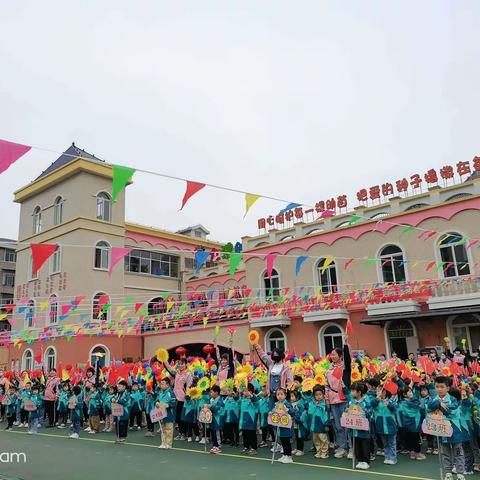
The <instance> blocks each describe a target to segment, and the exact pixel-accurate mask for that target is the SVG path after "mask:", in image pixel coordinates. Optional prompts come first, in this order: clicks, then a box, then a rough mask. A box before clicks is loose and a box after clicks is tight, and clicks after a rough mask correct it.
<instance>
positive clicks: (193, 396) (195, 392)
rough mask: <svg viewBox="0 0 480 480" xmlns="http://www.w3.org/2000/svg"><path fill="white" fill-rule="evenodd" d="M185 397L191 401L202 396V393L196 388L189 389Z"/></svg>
mask: <svg viewBox="0 0 480 480" xmlns="http://www.w3.org/2000/svg"><path fill="white" fill-rule="evenodd" d="M187 395H188V396H189V397H190V398H191V399H192V400H197V399H199V398H200V397H201V396H202V391H201V390H200V388H198V387H190V388H189V389H188V390H187Z"/></svg>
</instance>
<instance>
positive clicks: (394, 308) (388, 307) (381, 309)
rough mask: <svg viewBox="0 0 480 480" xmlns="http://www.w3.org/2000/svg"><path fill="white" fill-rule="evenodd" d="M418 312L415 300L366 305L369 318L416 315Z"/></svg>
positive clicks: (417, 304) (418, 306) (418, 307)
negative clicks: (406, 314) (405, 314)
mask: <svg viewBox="0 0 480 480" xmlns="http://www.w3.org/2000/svg"><path fill="white" fill-rule="evenodd" d="M420 310H421V308H420V304H419V303H418V302H417V301H416V300H398V301H392V302H385V303H373V304H370V305H367V313H368V316H369V317H374V316H375V315H395V314H398V313H417V312H419V311H420Z"/></svg>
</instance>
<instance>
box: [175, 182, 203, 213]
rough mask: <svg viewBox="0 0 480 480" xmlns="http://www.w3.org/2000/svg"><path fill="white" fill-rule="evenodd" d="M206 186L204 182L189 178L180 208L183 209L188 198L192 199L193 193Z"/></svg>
mask: <svg viewBox="0 0 480 480" xmlns="http://www.w3.org/2000/svg"><path fill="white" fill-rule="evenodd" d="M204 187H205V184H204V183H199V182H192V181H191V180H187V189H186V190H185V194H184V195H183V200H182V206H181V207H180V210H183V207H184V206H185V204H186V203H187V202H188V200H190V198H191V197H193V195H195V194H196V193H197V192H199V191H200V190H201V189H202V188H204Z"/></svg>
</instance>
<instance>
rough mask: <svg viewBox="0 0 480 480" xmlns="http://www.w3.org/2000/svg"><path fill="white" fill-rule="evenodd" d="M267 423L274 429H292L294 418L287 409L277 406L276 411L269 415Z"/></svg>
mask: <svg viewBox="0 0 480 480" xmlns="http://www.w3.org/2000/svg"><path fill="white" fill-rule="evenodd" d="M267 423H268V424H269V425H271V426H272V427H280V428H292V417H291V416H290V415H289V413H288V410H287V409H286V408H284V407H283V406H276V407H275V409H274V410H273V411H272V412H270V413H269V414H268V419H267Z"/></svg>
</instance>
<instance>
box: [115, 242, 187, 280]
mask: <svg viewBox="0 0 480 480" xmlns="http://www.w3.org/2000/svg"><path fill="white" fill-rule="evenodd" d="M155 256H157V257H158V258H154V257H155ZM132 258H133V259H135V261H134V262H133V263H135V264H136V268H138V271H135V270H132ZM180 261H181V258H180V256H178V255H171V254H170V253H163V252H161V251H152V250H141V249H138V248H135V249H133V250H132V251H131V252H130V253H129V254H128V255H126V256H125V260H124V271H125V272H126V273H132V274H134V275H148V276H150V277H154V278H162V277H164V278H174V279H176V280H178V279H179V278H180ZM154 263H155V264H158V267H159V268H160V272H161V273H159V274H155V273H153V271H152V270H153V269H152V265H153V264H154ZM166 265H168V271H167V272H166V271H165V269H164V268H165V266H166ZM142 268H143V269H144V270H145V271H142ZM172 272H174V273H176V275H172Z"/></svg>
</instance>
